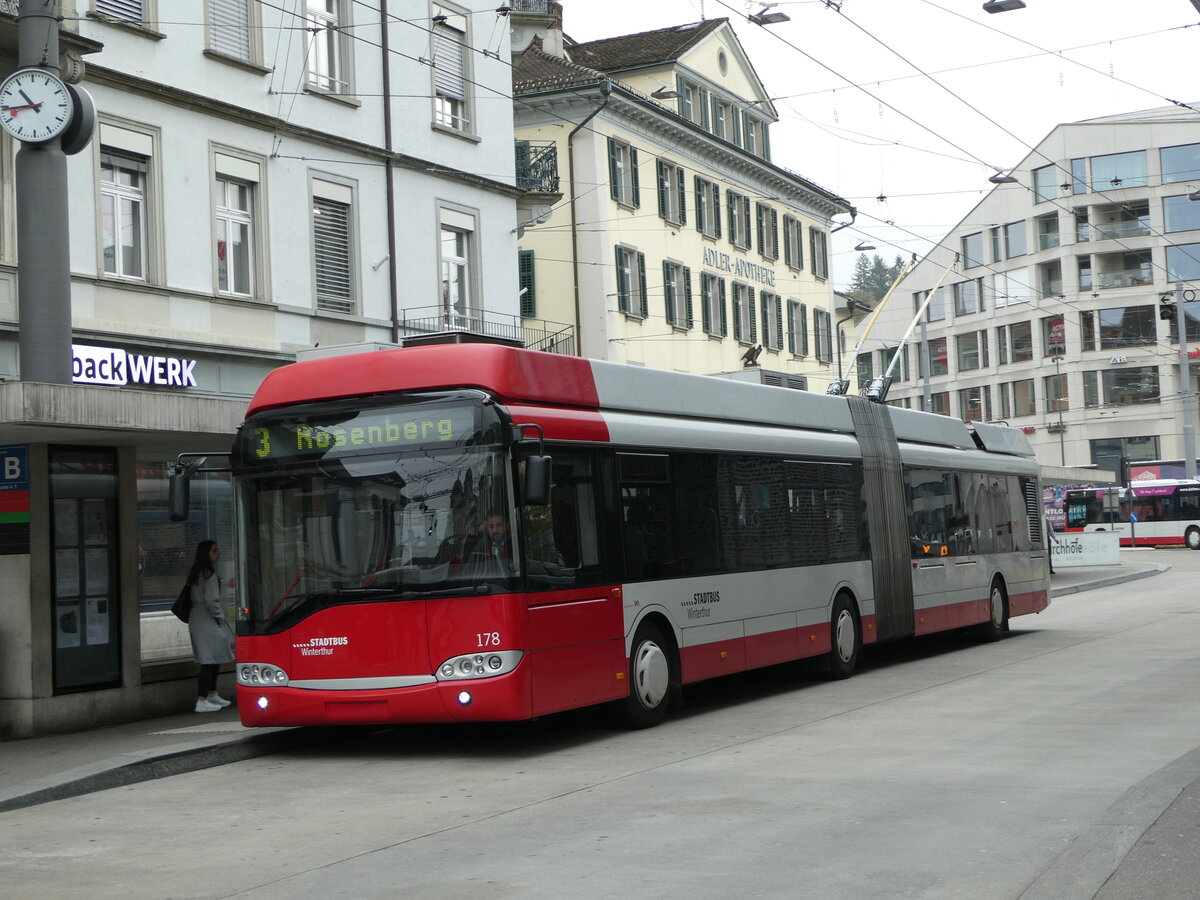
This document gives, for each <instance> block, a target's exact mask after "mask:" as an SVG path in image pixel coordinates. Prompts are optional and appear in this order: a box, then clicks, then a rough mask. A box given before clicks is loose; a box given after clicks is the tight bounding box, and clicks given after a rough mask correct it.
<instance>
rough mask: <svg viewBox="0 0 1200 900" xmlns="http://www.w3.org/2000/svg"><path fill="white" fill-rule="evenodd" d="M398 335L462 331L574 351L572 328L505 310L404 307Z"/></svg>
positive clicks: (557, 350) (568, 352) (530, 346)
mask: <svg viewBox="0 0 1200 900" xmlns="http://www.w3.org/2000/svg"><path fill="white" fill-rule="evenodd" d="M400 329H401V333H402V337H420V336H422V335H428V334H442V333H446V332H464V333H466V334H475V335H481V336H483V337H488V338H495V339H499V340H502V341H511V342H513V343H519V344H521V345H522V346H523V347H525V348H526V349H527V350H541V351H543V352H546V353H562V354H565V355H568V356H574V355H575V328H574V326H572V325H563V324H561V323H558V322H547V321H545V320H544V319H525V318H522V317H521V316H511V315H507V314H505V313H496V312H488V311H478V310H471V311H468V312H466V313H459V312H457V311H447V310H446V309H444V308H443V307H441V306H425V307H419V308H416V309H406V310H404V311H403V312H402V313H401V318H400Z"/></svg>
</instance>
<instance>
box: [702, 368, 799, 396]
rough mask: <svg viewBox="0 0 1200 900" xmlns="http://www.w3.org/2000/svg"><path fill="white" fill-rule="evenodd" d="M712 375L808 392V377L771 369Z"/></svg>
mask: <svg viewBox="0 0 1200 900" xmlns="http://www.w3.org/2000/svg"><path fill="white" fill-rule="evenodd" d="M713 374H714V376H715V377H717V378H728V379H730V380H732V381H748V382H750V383H751V384H769V385H772V386H774V387H785V388H791V389H792V390H796V391H807V390H808V377H807V376H806V375H794V374H792V373H791V372H775V371H772V370H771V369H760V368H759V367H758V366H752V367H750V368H746V369H738V370H737V371H736V372H715V373H713Z"/></svg>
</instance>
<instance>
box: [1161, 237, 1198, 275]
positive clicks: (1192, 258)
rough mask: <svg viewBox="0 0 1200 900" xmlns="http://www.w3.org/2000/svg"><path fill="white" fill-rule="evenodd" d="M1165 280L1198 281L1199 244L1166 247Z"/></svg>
mask: <svg viewBox="0 0 1200 900" xmlns="http://www.w3.org/2000/svg"><path fill="white" fill-rule="evenodd" d="M1167 281H1200V244H1177V245H1175V246H1173V247H1168V248H1167Z"/></svg>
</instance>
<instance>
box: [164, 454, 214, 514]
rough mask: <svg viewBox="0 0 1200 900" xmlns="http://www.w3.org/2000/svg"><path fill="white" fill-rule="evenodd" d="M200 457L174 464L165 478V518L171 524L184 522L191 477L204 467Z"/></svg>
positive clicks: (188, 500)
mask: <svg viewBox="0 0 1200 900" xmlns="http://www.w3.org/2000/svg"><path fill="white" fill-rule="evenodd" d="M204 460H205V457H203V456H201V457H200V458H199V459H195V460H193V461H192V462H189V463H181V462H176V463H175V465H174V466H173V467H172V468H171V474H170V475H168V476H167V518H168V519H170V520H171V521H172V522H186V521H187V517H188V506H189V505H190V500H191V494H192V491H191V488H192V475H194V474H195V472H196V470H197V469H199V468H200V467H201V466H202V465H204Z"/></svg>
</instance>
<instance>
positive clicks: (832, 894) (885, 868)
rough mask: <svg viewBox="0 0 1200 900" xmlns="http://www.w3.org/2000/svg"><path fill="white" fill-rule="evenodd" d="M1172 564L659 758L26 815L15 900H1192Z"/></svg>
mask: <svg viewBox="0 0 1200 900" xmlns="http://www.w3.org/2000/svg"><path fill="white" fill-rule="evenodd" d="M1164 561H1168V562H1169V563H1170V564H1171V565H1172V566H1173V567H1174V568H1173V569H1172V571H1170V572H1168V573H1166V574H1163V575H1159V576H1156V577H1154V578H1151V579H1147V580H1144V581H1139V582H1133V583H1130V584H1125V585H1119V586H1116V587H1112V588H1105V589H1100V590H1095V591H1089V592H1085V593H1080V594H1076V595H1072V596H1068V597H1064V598H1061V599H1059V600H1056V601H1055V603H1054V604H1053V605H1052V606H1051V608H1050V609H1049V610H1047V611H1046V612H1045V613H1043V614H1042V615H1040V616H1036V617H1025V618H1022V619H1017V620H1014V623H1013V626H1014V627H1013V633H1012V634H1011V635H1010V637H1009V638H1008V639H1006V640H1004V641H1002V642H1000V643H997V644H976V643H973V642H971V641H969V640H966V639H962V638H958V637H946V638H936V639H928V640H921V641H915V642H911V643H909V644H906V645H902V646H898V647H891V648H883V649H880V650H878V651H876V652H874V653H870V654H868V656H867V658H866V666H865V668H864V670H863V671H861V672H860V673H859V674H858V675H857V676H855V677H854V678H853V679H851V680H849V681H846V682H829V681H826V680H825V679H823V678H822V677H821V676H820V675H819V674H816V673H813V672H811V671H807V670H804V669H802V668H800V667H796V666H788V667H780V668H777V669H772V670H768V671H765V672H759V673H753V674H750V675H747V676H741V677H736V678H730V679H724V680H721V681H717V682H713V683H710V684H707V685H702V686H697V687H695V688H692V689H689V690H688V691H687V692H686V700H687V706H686V708H685V709H684V710H683V711H682V713H681V714H679V715H676V716H674V717H672V718H671V719H669V720H668V721H667V722H666V723H665V724H664V725H662V726H660V727H658V728H655V729H651V730H648V731H643V732H621V731H613V730H610V729H609V728H608V727H606V726H605V725H604V724H602V723H600V722H598V721H597V720H596V719H595V717H594V716H592V715H589V714H587V713H572V714H569V715H563V716H555V717H548V718H546V719H543V720H540V721H537V722H533V723H526V724H520V725H504V726H480V727H468V728H462V727H441V726H439V727H421V728H409V727H406V728H389V729H376V730H370V729H359V730H356V731H353V732H349V731H348V732H347V739H346V740H344V741H341V742H338V743H334V744H329V745H324V746H319V747H306V748H303V749H298V750H296V751H294V752H288V753H282V754H277V755H273V756H269V757H264V758H260V759H251V760H245V761H242V762H237V763H233V764H230V765H227V766H222V767H219V768H214V769H208V770H204V771H199V772H193V773H189V774H181V775H176V776H174V777H170V778H164V779H160V780H156V781H147V782H143V783H139V784H133V785H128V786H126V787H122V788H118V789H113V790H109V791H102V792H99V793H94V794H88V795H85V796H80V797H74V798H70V799H65V800H59V801H56V802H51V803H45V804H41V805H39V806H33V807H29V808H26V809H19V810H14V811H12V812H9V813H4V814H2V815H0V847H2V848H3V850H2V852H0V895H2V896H12V897H33V896H40V897H88V898H107V897H112V898H122V900H126V898H139V897H147V898H151V897H152V898H165V897H202V898H215V897H235V896H236V897H249V898H289V900H295V898H307V897H322V898H326V897H355V898H359V897H381V898H382V897H389V898H390V897H411V898H424V897H430V898H438V900H448V898H472V900H483V898H487V900H497V898H510V897H521V898H530V897H533V898H541V897H547V898H549V897H553V898H561V897H585V898H592V897H621V898H641V897H647V898H650V897H654V898H659V897H687V898H689V900H702V898H728V897H732V896H736V897H772V898H774V897H781V898H784V897H798V896H807V897H820V898H885V897H886V898H892V897H905V898H909V897H914V898H916V897H919V898H1025V900H1033V898H1043V897H1044V898H1055V900H1060V898H1070V897H1080V898H1091V897H1093V896H1095V894H1096V892H1097V891H1105V892H1106V893H1103V894H1101V896H1102V897H1104V898H1105V900H1120V898H1132V897H1163V896H1172V894H1170V892H1169V890H1168V888H1169V882H1170V881H1176V880H1177V881H1178V882H1179V883H1180V884H1181V885H1182V884H1187V885H1189V886H1190V884H1191V883H1194V882H1190V881H1188V878H1189V873H1188V872H1187V871H1184V870H1183V869H1171V868H1168V869H1164V867H1163V866H1162V865H1161V855H1162V851H1163V849H1164V848H1165V847H1168V846H1169V847H1170V848H1172V850H1171V852H1173V853H1174V854H1175V855H1176V856H1180V855H1182V854H1183V852H1184V848H1185V841H1186V839H1189V838H1191V835H1192V833H1193V832H1194V831H1195V825H1194V824H1193V823H1194V822H1195V817H1194V816H1189V813H1188V811H1189V810H1194V809H1195V805H1196V803H1197V802H1200V799H1198V798H1197V797H1196V795H1195V793H1194V791H1192V789H1191V788H1190V787H1189V786H1190V785H1191V784H1192V782H1193V781H1195V779H1196V778H1197V777H1198V776H1200V751H1197V748H1200V705H1198V704H1196V702H1195V696H1196V688H1197V680H1198V679H1197V673H1198V669H1197V657H1198V655H1200V649H1198V648H1200V615H1196V613H1197V612H1200V594H1198V593H1197V591H1196V590H1195V579H1196V575H1197V573H1198V572H1200V553H1188V552H1186V551H1178V552H1173V553H1171V554H1170V559H1169V560H1166V557H1165V556H1164ZM1181 791H1183V794H1182V795H1181V793H1180V792H1181ZM1173 814H1177V816H1178V818H1177V819H1175V818H1172V816H1173ZM1147 829H1149V830H1147ZM1172 829H1173V830H1172ZM1156 835H1157V836H1158V841H1157V844H1154V843H1152V841H1154V839H1155V836H1156ZM1139 838H1140V840H1139ZM1191 846H1192V848H1193V849H1194V848H1195V847H1196V844H1195V843H1194V842H1193V844H1192V845H1191ZM1131 848H1132V849H1131ZM1156 848H1157V849H1156ZM1127 852H1128V857H1126V863H1125V864H1124V865H1122V866H1121V868H1120V869H1119V870H1118V871H1117V872H1116V874H1115V875H1114V874H1113V869H1114V867H1115V866H1116V862H1117V861H1118V860H1120V859H1121V858H1123V857H1125V856H1126V853H1127ZM1156 853H1157V854H1158V855H1157V856H1156ZM1194 868H1195V867H1194V866H1193V870H1194ZM1110 876H1112V877H1111V878H1110ZM1122 878H1128V879H1129V882H1128V884H1124V883H1122V881H1121V879H1122ZM1106 882H1107V883H1106ZM1158 886H1161V887H1163V889H1164V890H1167V893H1159V892H1157V887H1158ZM1139 890H1141V891H1145V892H1144V893H1137V891H1139ZM1131 891H1132V893H1131ZM1177 896H1190V894H1179V895H1177Z"/></svg>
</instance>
